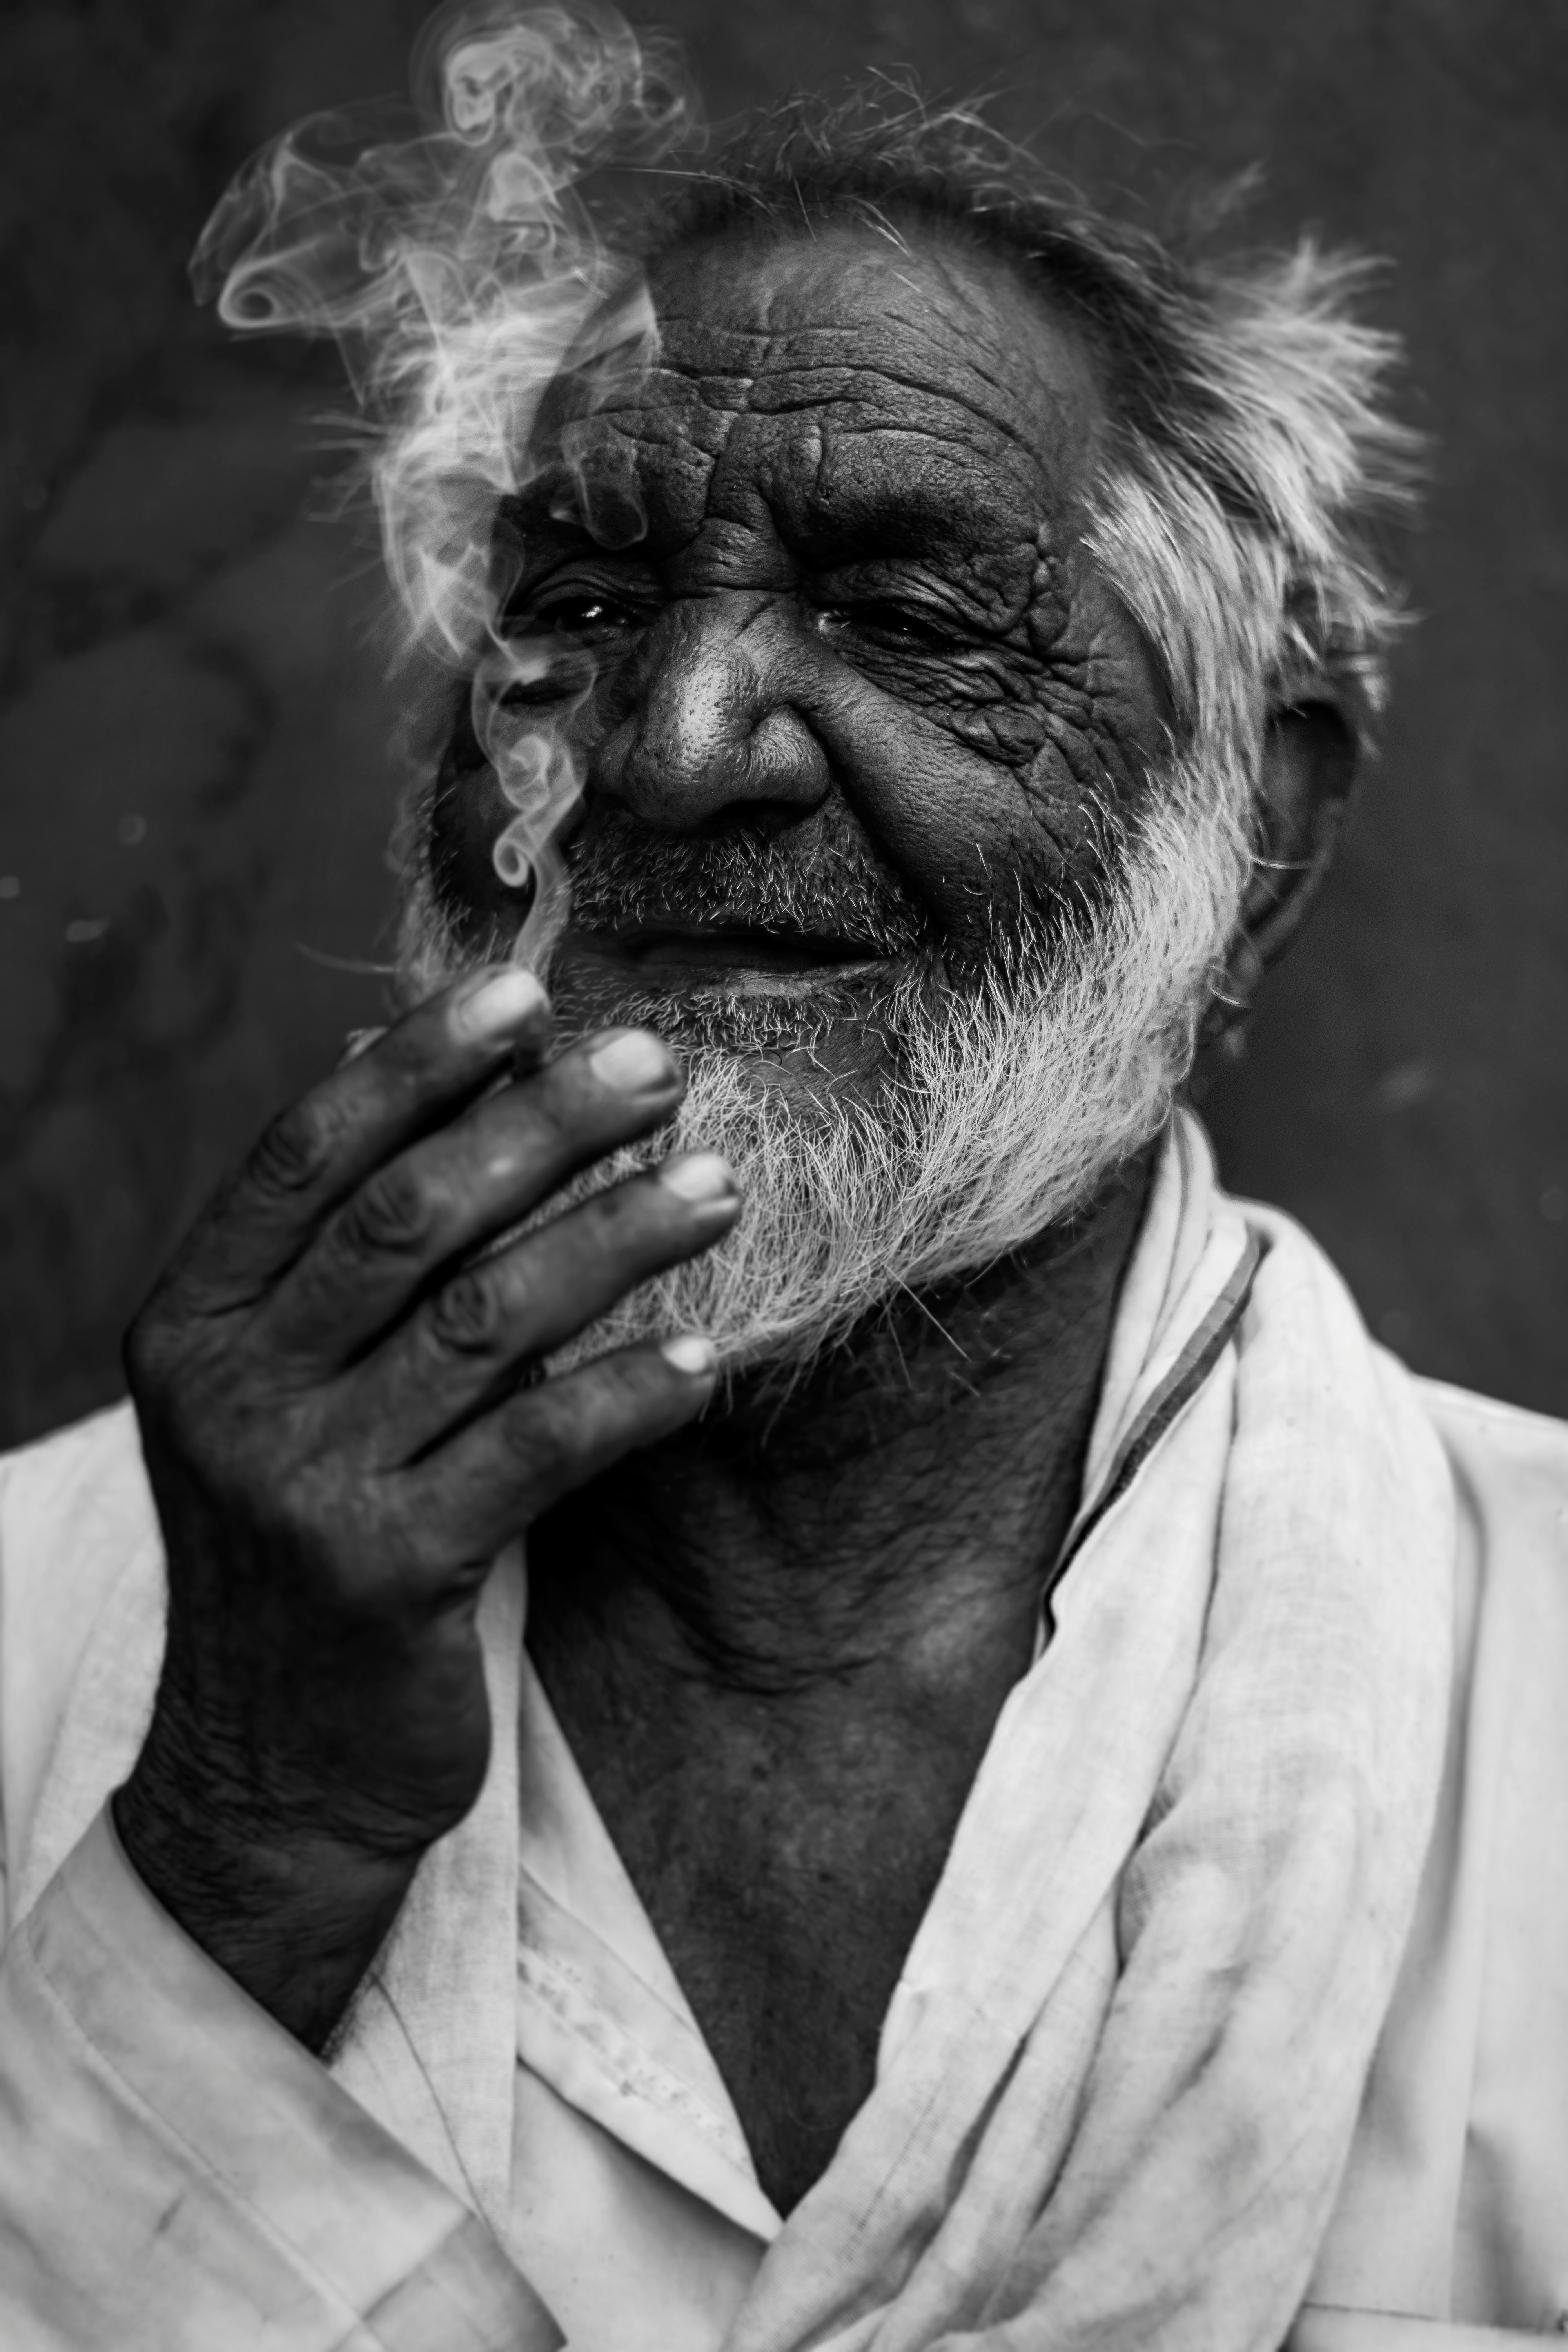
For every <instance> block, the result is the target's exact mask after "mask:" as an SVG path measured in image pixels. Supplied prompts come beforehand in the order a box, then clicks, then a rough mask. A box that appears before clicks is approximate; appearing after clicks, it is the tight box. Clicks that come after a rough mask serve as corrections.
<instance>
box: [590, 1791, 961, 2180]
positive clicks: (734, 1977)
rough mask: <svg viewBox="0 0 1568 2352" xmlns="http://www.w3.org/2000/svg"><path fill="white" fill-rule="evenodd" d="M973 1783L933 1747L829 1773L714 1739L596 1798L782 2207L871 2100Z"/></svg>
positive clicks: (816, 2172) (819, 2169)
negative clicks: (908, 1967)
mask: <svg viewBox="0 0 1568 2352" xmlns="http://www.w3.org/2000/svg"><path fill="white" fill-rule="evenodd" d="M617 1777H618V1776H617ZM972 1778H973V1769H972V1768H971V1769H965V1765H964V1763H963V1762H961V1761H959V1760H958V1759H952V1758H942V1757H941V1756H939V1755H936V1754H933V1752H932V1751H931V1748H930V1746H929V1745H927V1746H926V1747H925V1748H924V1749H923V1751H922V1752H921V1753H918V1754H917V1753H914V1752H912V1750H911V1749H902V1750H901V1751H900V1749H898V1748H894V1747H889V1748H884V1749H883V1751H882V1752H881V1753H879V1754H878V1755H876V1756H875V1757H873V1758H868V1759H863V1760H862V1763H861V1765H860V1769H858V1770H856V1769H840V1770H839V1771H838V1772H837V1773H835V1774H833V1775H832V1776H830V1778H829V1779H827V1780H825V1778H824V1775H823V1774H822V1772H821V1771H820V1769H818V1768H817V1765H816V1760H815V1759H809V1758H805V1757H803V1758H800V1759H794V1760H793V1761H792V1759H789V1758H788V1757H787V1756H783V1757H773V1758H772V1759H770V1761H769V1764H768V1767H767V1769H765V1770H764V1771H759V1769H757V1759H756V1757H755V1755H754V1754H752V1755H749V1756H737V1755H736V1754H734V1753H732V1752H731V1753H728V1754H726V1753H723V1752H721V1750H719V1749H717V1748H710V1749H709V1750H708V1751H707V1752H706V1753H705V1754H703V1755H701V1756H700V1757H693V1759H692V1760H691V1763H690V1765H689V1769H687V1770H685V1771H684V1772H682V1773H681V1774H680V1775H679V1779H678V1781H677V1784H676V1785H674V1786H671V1785H670V1784H669V1783H668V1781H667V1782H666V1783H665V1785H664V1786H663V1788H662V1789H660V1790H658V1792H657V1794H655V1793H654V1792H652V1791H651V1790H650V1788H649V1786H648V1784H647V1783H644V1784H643V1786H642V1788H641V1789H640V1790H637V1792H636V1794H635V1795H631V1796H628V1795H627V1794H626V1793H624V1792H622V1793H619V1794H618V1796H617V1795H616V1794H611V1797H610V1801H609V1803H608V1804H607V1805H602V1810H603V1811H604V1812H605V1822H606V1826H607V1827H608V1829H609V1831H610V1834H611V1836H612V1837H613V1838H614V1840H615V1842H616V1846H617V1848H618V1850H619V1852H620V1853H621V1857H622V1859H623V1861H624V1862H625V1864H626V1868H627V1871H628V1873H629V1874H630V1876H631V1878H632V1881H633V1883H634V1885H636V1887H637V1893H638V1895H640V1897H641V1899H642V1902H643V1905H644V1907H645V1908H646V1910H647V1913H648V1916H649V1918H650V1919H651V1921H652V1924H653V1926H654V1928H655V1930H656V1932H657V1933H658V1937H659V1940H660V1943H661V1944H662V1946H663V1948H664V1950H665V1953H666V1956H667V1957H668V1960H669V1962H670V1965H671V1967H672V1968H673V1969H674V1971H675V1974H676V1977H677V1979H679V1983H680V1986H681V1988H682V1990H683V1991H684V1992H685V1994H686V1997H687V1999H688V2000H689V2003H690V2005H691V2009H692V2011H693V2014H694V2015H695V2017H696V2020H697V2022H698V2024H699V2026H700V2028H701V2031H702V2033H703V2036H704V2038H705V2040H706V2041H707V2043H708V2046H709V2048H710V2052H711V2053H712V2055H713V2057H714V2060H715V2062H716V2063H717V2065H718V2067H719V2070H720V2072H721V2074H722V2076H723V2078H724V2082H725V2084H726V2086H727V2088H728V2090H729V2092H730V2095H731V2100H732V2101H733V2104H734V2106H735V2110H736V2113H737V2115H738V2116H739V2118H740V2122H741V2125H742V2129H743V2131H744V2133H745V2135H746V2139H747V2143H748V2145H749V2147H750V2148H751V2150H752V2158H753V2161H754V2163H755V2165H756V2168H757V2172H758V2177H759V2179H761V2181H762V2184H763V2188H764V2189H766V2190H767V2192H768V2194H769V2196H770V2197H771V2198H772V2199H773V2202H774V2204H775V2205H777V2206H778V2207H779V2209H780V2210H781V2211H784V2212H787V2211H789V2210H791V2209H792V2208H793V2207H794V2206H795V2204H797V2203H798V2202H799V2200H800V2199H801V2198H802V2197H803V2196H804V2195H805V2191H806V2190H807V2189H809V2188H810V2187H811V2186H812V2184H813V2183H814V2182H815V2181H816V2179H818V2178H819V2177H820V2176H821V2174H822V2173H823V2172H824V2171H825V2170H826V2166H827V2164H828V2162H829V2160H830V2158H832V2155H833V2152H834V2150H835V2148H836V2147H837V2145H838V2142H839V2140H840V2139H841V2138H842V2137H843V2135H844V2132H845V2130H846V2129H847V2126H848V2125H849V2124H850V2122H851V2121H852V2120H853V2118H854V2116H855V2115H856V2114H857V2112H858V2109H859V2108H860V2107H861V2106H862V2105H864V2103H865V2101H866V2099H867V2098H868V2096H869V2095H870V2092H871V2090H872V2087H873V2084H874V2083H875V2080H876V2066H877V2049H878V2043H879V2037H880V2034H881V2030H882V2025H883V2021H884V2020H885V2018H886V2016H887V2013H888V2009H889V2003H890V2001H891V2000H892V1996H893V1992H894V1990H895V1988H896V1986H897V1983H898V1980H899V1977H900V1972H901V1970H902V1968H903V1965H904V1961H905V1959H906V1958H907V1956H908V1953H909V1949H910V1945H911V1943H912V1942H913V1940H914V1937H915V1934H916V1932H917V1930H918V1928H919V1926H920V1923H921V1918H922V1917H923V1916H924V1914H925V1911H926V1909H927V1907H928V1906H929V1905H930V1902H931V1895H932V1894H933V1893H934V1891H935V1888H936V1885H937V1882H938V1879H939V1878H940V1876H941V1873H942V1864H943V1862H944V1861H945V1859H946V1855H947V1852H948V1848H949V1845H950V1843H951V1842H952V1832H953V1829H954V1826H955V1824H956V1822H957V1819H958V1815H959V1813H960V1811H961V1810H962V1807H963V1800H964V1797H965V1795H966V1794H967V1790H968V1787H969V1784H970V1780H971V1779H972Z"/></svg>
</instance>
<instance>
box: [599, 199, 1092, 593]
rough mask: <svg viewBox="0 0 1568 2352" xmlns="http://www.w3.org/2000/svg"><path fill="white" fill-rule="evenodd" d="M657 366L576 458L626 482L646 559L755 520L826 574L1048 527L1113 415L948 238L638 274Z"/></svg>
mask: <svg viewBox="0 0 1568 2352" xmlns="http://www.w3.org/2000/svg"><path fill="white" fill-rule="evenodd" d="M650 290H651V292H652V296H653V300H654V306H655V312H656V316H657V319H658V334H659V342H658V362H657V364H656V365H655V366H654V367H653V368H652V369H651V370H650V371H649V372H647V374H646V375H644V376H643V377H642V378H641V379H640V380H638V381H636V382H635V383H629V384H627V385H626V386H624V387H623V388H622V389H621V390H620V391H619V392H618V393H616V394H613V395H612V396H611V397H610V398H609V399H608V400H607V401H606V402H605V405H604V406H603V407H602V409H601V410H600V411H599V413H598V415H597V416H596V418H595V421H594V424H593V425H592V426H591V427H589V428H586V432H585V437H584V434H582V433H580V434H579V436H578V441H577V446H578V447H579V448H582V447H584V446H587V447H589V448H593V447H594V446H595V445H596V446H597V453H598V462H599V463H601V464H605V465H607V466H608V467H610V469H611V470H612V471H614V472H626V473H629V474H630V475H631V476H633V477H634V478H635V481H636V485H637V495H638V498H639V499H640V502H641V505H642V508H643V512H644V516H645V518H646V525H647V542H648V545H649V551H653V552H657V551H658V543H659V542H660V541H666V540H668V541H672V542H674V543H677V544H679V542H680V541H681V540H682V539H683V538H685V537H687V536H689V534H690V533H691V532H693V531H694V530H698V529H700V527H702V525H703V524H704V523H705V522H712V521H725V520H728V521H732V522H735V523H737V524H744V525H749V526H753V525H756V524H758V523H760V522H762V521H763V520H765V521H766V522H767V523H768V524H769V525H770V526H771V528H772V529H773V530H774V531H776V532H777V533H778V535H779V536H780V537H781V538H783V539H784V541H790V540H791V539H794V538H795V537H801V536H804V537H807V538H809V539H810V540H811V541H812V542H813V547H814V551H816V552H818V553H829V554H830V553H831V551H832V549H831V543H832V541H834V539H835V537H836V536H837V535H838V534H840V533H842V534H843V535H845V536H846V537H847V539H849V540H853V541H861V540H863V539H864V538H865V536H866V534H867V531H868V529H869V530H872V532H873V535H874V536H877V537H879V540H880V541H881V542H882V543H884V544H885V545H886V547H887V551H889V553H897V552H900V547H899V544H898V542H899V541H900V539H901V538H907V539H908V540H910V542H911V545H910V551H911V552H918V551H921V550H922V549H924V548H927V547H929V546H930V543H931V538H932V535H933V533H934V534H939V535H942V536H944V537H947V538H952V536H953V535H956V536H957V537H958V538H959V539H960V540H971V539H973V540H974V541H985V540H987V539H998V538H999V539H1003V540H1016V537H1017V535H1018V533H1019V530H1020V527H1021V526H1024V527H1027V526H1030V525H1035V526H1046V527H1051V526H1058V527H1059V526H1060V525H1061V524H1062V523H1063V521H1064V520H1065V519H1066V517H1067V516H1068V514H1069V513H1070V511H1071V509H1072V508H1073V506H1074V504H1075V502H1076V499H1077V498H1078V496H1079V492H1080V490H1081V488H1082V487H1083V485H1084V483H1085V481H1086V479H1087V476H1088V472H1089V467H1090V465H1091V463H1092V457H1093V452H1094V446H1095V443H1096V438H1097V435H1098V433H1099V431H1100V429H1101V427H1102V426H1103V423H1104V404H1103V401H1102V398H1101V395H1100V390H1099V386H1098V383H1097V381H1096V373H1095V368H1094V363H1093V361H1092V358H1091V355H1090V353H1089V349H1088V347H1087V344H1086V342H1085V341H1084V339H1083V338H1082V336H1081V335H1080V334H1079V331H1077V329H1076V328H1075V327H1074V325H1073V324H1072V323H1071V321H1070V320H1068V318H1067V317H1066V316H1058V315H1056V314H1054V313H1053V311H1052V310H1051V309H1050V308H1049V307H1048V305H1047V302H1046V301H1045V300H1044V299H1042V298H1041V297H1040V296H1038V295H1037V294H1036V293H1035V292H1034V290H1033V289H1027V288H1026V287H1025V286H1024V285H1023V284H1022V283H1021V282H1020V281H1019V280H1018V279H1017V278H1016V277H1015V276H1014V274H1013V273H1012V272H1011V271H1010V270H1008V269H1007V268H1006V267H1005V264H1003V263H1001V262H1000V261H996V260H994V259H993V258H992V257H990V256H988V255H985V254H984V253H981V252H972V251H970V250H968V249H966V248H965V247H963V245H962V244H961V243H959V241H958V240H957V239H956V238H954V239H952V240H946V241H944V240H943V239H942V238H941V237H940V236H930V235H927V236H922V237H921V239H920V241H919V242H917V241H916V238H915V236H912V235H911V236H908V237H905V238H902V239H900V238H899V237H898V236H896V234H889V236H879V235H878V234H877V233H876V232H875V231H874V230H872V229H870V228H865V229H861V228H859V227H844V228H830V229H828V230H826V231H824V232H823V233H821V234H819V235H818V236H815V237H813V236H807V235H805V234H804V233H803V234H802V235H800V236H796V237H792V238H789V239H788V240H785V241H780V242H771V243H769V244H766V245H761V244H759V243H757V242H755V241H754V240H752V239H749V238H746V237H742V236H729V237H721V238H717V239H714V240H712V241H710V242H709V243H706V244H704V245H702V246H700V247H696V248H695V249H693V248H686V249H683V250H681V251H679V252H677V253H675V254H673V255H670V256H668V257H665V258H664V259H663V261H662V262H661V263H659V264H658V266H657V268H655V269H654V271H653V272H652V274H651V281H650Z"/></svg>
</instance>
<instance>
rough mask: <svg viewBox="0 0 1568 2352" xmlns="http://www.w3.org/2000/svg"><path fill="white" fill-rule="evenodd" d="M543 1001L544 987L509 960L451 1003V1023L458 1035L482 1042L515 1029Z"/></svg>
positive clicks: (519, 965) (536, 1010)
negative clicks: (459, 998)
mask: <svg viewBox="0 0 1568 2352" xmlns="http://www.w3.org/2000/svg"><path fill="white" fill-rule="evenodd" d="M544 1002H545V996H544V990H543V988H542V986H541V984H540V982H538V981H537V980H536V979H535V978H534V976H533V974H532V972H531V971H526V970H525V969H524V967H523V966H522V965H521V964H509V965H508V967H507V969H506V970H505V971H498V972H497V973H495V975H494V976H493V978H491V979H489V980H486V981H482V982H480V983H479V987H478V988H476V989H475V990H474V992H473V993H472V994H471V995H470V996H465V997H464V998H463V999H462V1000H461V1002H460V1003H458V1004H457V1005H456V1006H454V1008H453V1013H452V1025H453V1027H454V1028H455V1029H456V1031H457V1032H458V1035H459V1036H460V1037H466V1038H469V1039H471V1040H472V1041H473V1042H475V1043H476V1044H483V1043H485V1042H487V1041H488V1040H489V1039H490V1038H492V1037H500V1036H504V1035H506V1034H507V1033H508V1032H509V1031H510V1030H513V1029H516V1028H517V1027H518V1026H519V1025H520V1024H521V1023H522V1022H523V1021H525V1020H526V1019H527V1018H528V1015H529V1014H530V1013H537V1012H538V1010H539V1008H540V1006H541V1005H542V1003H544Z"/></svg>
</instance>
